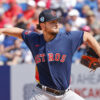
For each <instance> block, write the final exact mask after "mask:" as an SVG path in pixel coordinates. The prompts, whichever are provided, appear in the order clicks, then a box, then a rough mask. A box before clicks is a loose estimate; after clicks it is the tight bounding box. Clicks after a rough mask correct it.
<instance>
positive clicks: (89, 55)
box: [81, 47, 100, 70]
mask: <svg viewBox="0 0 100 100" xmlns="http://www.w3.org/2000/svg"><path fill="white" fill-rule="evenodd" d="M81 64H83V65H85V66H86V67H89V68H91V69H93V70H96V68H98V67H100V58H99V56H98V55H97V54H96V53H95V52H94V50H93V49H92V48H90V47H87V51H86V55H83V56H82V58H81Z"/></svg>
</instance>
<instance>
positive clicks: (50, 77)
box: [0, 10, 100, 100]
mask: <svg viewBox="0 0 100 100" xmlns="http://www.w3.org/2000/svg"><path fill="white" fill-rule="evenodd" d="M38 28H40V29H42V31H43V34H39V33H36V32H32V31H28V30H23V29H20V28H15V27H14V28H2V29H0V34H2V33H3V34H5V35H10V36H14V37H18V38H21V39H23V40H24V42H25V43H26V44H27V46H28V47H29V49H30V50H31V52H32V55H33V58H34V59H35V62H36V80H37V84H34V89H33V97H32V98H30V100H84V99H83V98H82V97H80V96H79V95H77V94H76V93H74V92H73V91H72V90H70V87H69V85H70V75H71V63H72V56H73V54H74V52H75V51H76V50H77V48H78V47H79V46H80V45H81V44H82V43H83V42H86V43H87V44H88V45H89V46H90V47H91V48H92V49H93V50H94V51H95V53H96V54H97V55H98V56H99V57H100V46H99V44H98V43H97V41H96V40H95V38H94V37H93V36H92V35H91V34H90V33H88V32H83V31H71V32H60V31H59V25H58V17H57V16H56V14H55V12H53V11H52V10H44V11H42V12H41V13H40V15H39V25H38ZM85 61H87V60H85ZM82 63H83V62H82ZM97 67H100V66H95V64H94V65H93V66H92V67H91V64H89V68H92V69H93V68H94V69H95V68H97Z"/></svg>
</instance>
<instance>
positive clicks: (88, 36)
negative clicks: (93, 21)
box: [83, 32, 100, 57]
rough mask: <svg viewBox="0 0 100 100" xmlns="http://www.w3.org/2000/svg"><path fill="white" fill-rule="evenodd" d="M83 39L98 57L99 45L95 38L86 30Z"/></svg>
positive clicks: (99, 54) (99, 52)
mask: <svg viewBox="0 0 100 100" xmlns="http://www.w3.org/2000/svg"><path fill="white" fill-rule="evenodd" d="M83 41H84V42H86V43H88V45H89V46H90V47H91V48H92V49H93V50H94V51H95V52H96V54H97V55H98V56H99V57H100V45H99V43H98V42H97V41H96V39H95V38H94V37H93V36H92V35H91V34H90V33H88V32H84V35H83Z"/></svg>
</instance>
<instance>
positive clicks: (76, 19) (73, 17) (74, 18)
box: [68, 9, 86, 30]
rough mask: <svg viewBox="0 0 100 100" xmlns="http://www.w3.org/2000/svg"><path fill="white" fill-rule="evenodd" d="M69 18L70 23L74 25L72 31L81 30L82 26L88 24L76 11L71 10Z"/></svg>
mask: <svg viewBox="0 0 100 100" xmlns="http://www.w3.org/2000/svg"><path fill="white" fill-rule="evenodd" d="M68 16H69V17H70V19H69V21H70V23H71V24H72V30H79V28H80V27H81V26H82V25H85V24H86V20H85V19H84V18H81V17H80V13H79V12H78V10H76V9H72V10H70V11H69V13H68Z"/></svg>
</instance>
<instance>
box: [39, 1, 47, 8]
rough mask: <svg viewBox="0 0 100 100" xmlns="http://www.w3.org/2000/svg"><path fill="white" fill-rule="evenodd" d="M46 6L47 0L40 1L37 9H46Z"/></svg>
mask: <svg viewBox="0 0 100 100" xmlns="http://www.w3.org/2000/svg"><path fill="white" fill-rule="evenodd" d="M45 8H46V2H44V1H39V2H38V3H37V9H41V10H44V9H45Z"/></svg>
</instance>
